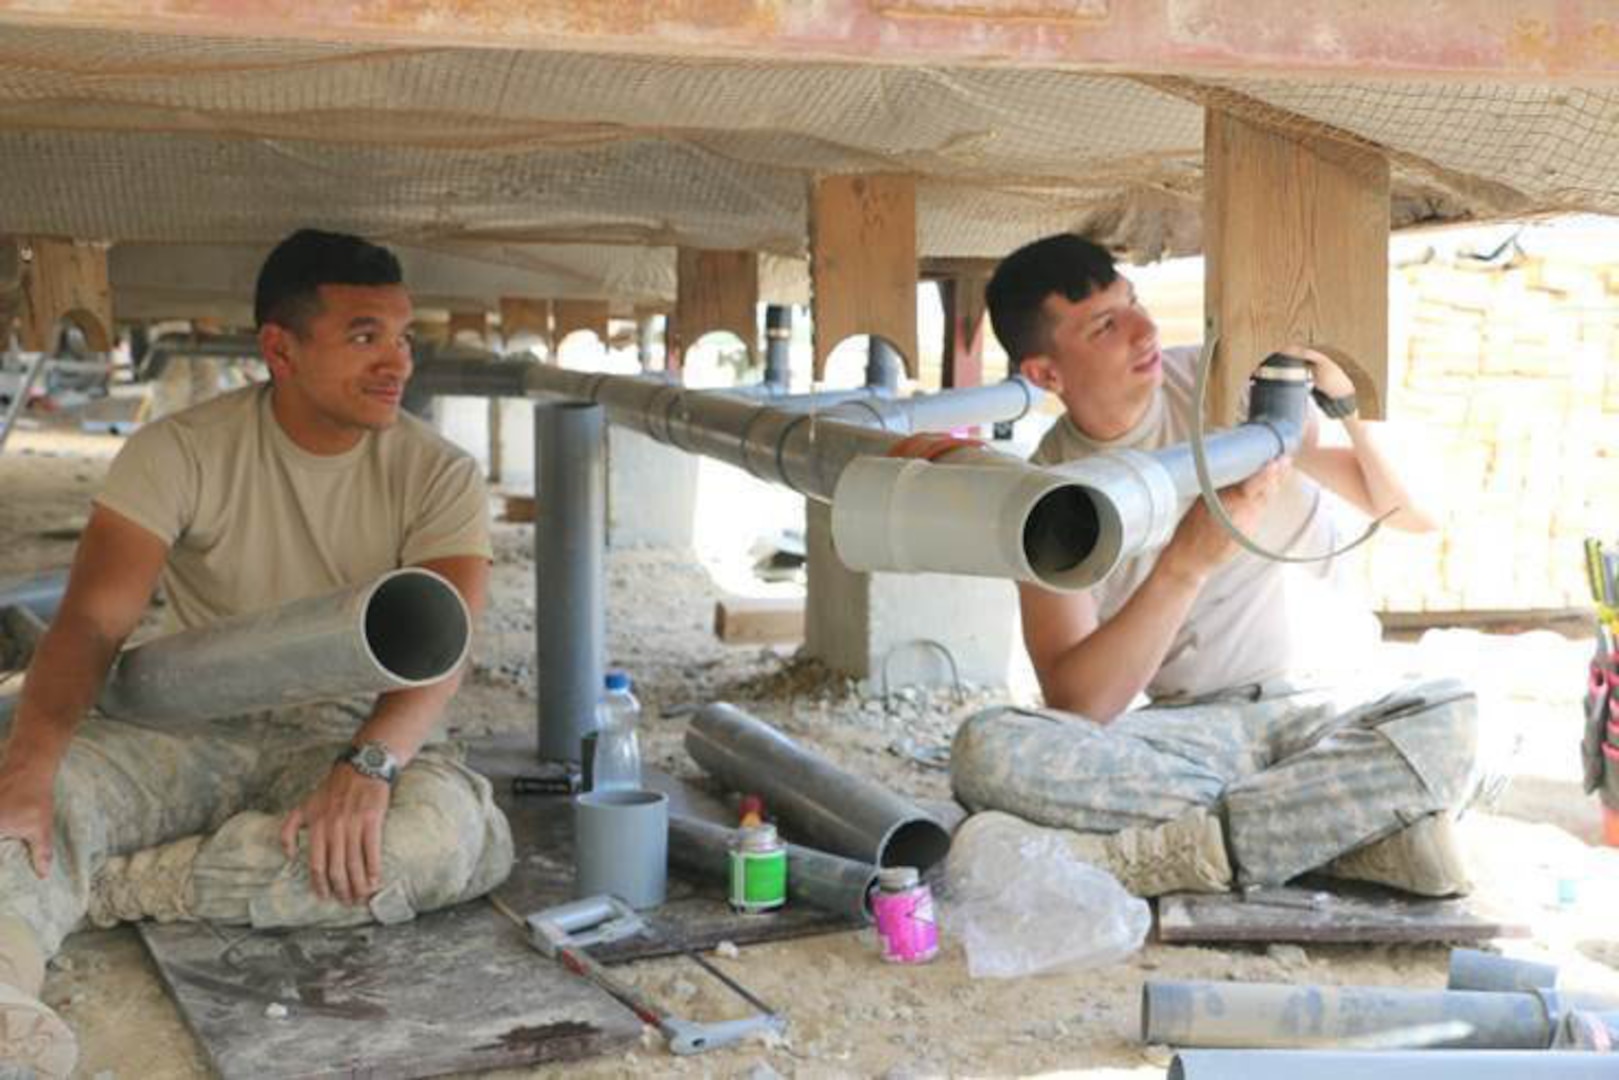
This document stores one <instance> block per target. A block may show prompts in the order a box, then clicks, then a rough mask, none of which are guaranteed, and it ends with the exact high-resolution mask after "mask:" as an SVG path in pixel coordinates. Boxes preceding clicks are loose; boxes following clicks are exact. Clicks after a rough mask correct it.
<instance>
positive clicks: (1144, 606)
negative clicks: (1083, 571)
mask: <svg viewBox="0 0 1619 1080" xmlns="http://www.w3.org/2000/svg"><path fill="white" fill-rule="evenodd" d="M1202 587H1203V578H1202V577H1200V576H1198V575H1195V574H1188V573H1184V572H1181V571H1180V570H1178V569H1177V568H1176V567H1174V566H1173V565H1169V564H1166V563H1165V561H1164V560H1159V562H1158V564H1157V565H1156V566H1154V567H1153V570H1152V572H1151V573H1150V574H1148V575H1147V578H1146V580H1145V581H1143V582H1142V583H1141V587H1140V588H1139V589H1137V590H1136V592H1135V595H1133V596H1131V597H1130V599H1129V600H1128V601H1126V602H1125V605H1124V606H1123V607H1122V608H1120V609H1119V611H1118V614H1116V615H1114V616H1113V618H1111V619H1109V620H1107V621H1106V622H1105V623H1103V624H1102V625H1101V626H1099V627H1097V628H1096V630H1095V631H1093V632H1092V633H1090V634H1088V635H1086V637H1085V638H1084V639H1083V640H1081V641H1079V642H1077V643H1076V644H1074V645H1073V646H1072V647H1070V648H1069V649H1068V651H1067V652H1065V653H1063V654H1062V656H1061V657H1059V658H1058V661H1057V663H1056V665H1054V667H1053V669H1052V670H1051V672H1050V674H1049V675H1048V676H1047V677H1045V678H1043V679H1042V680H1041V688H1042V690H1043V691H1044V692H1045V698H1046V704H1048V705H1050V706H1052V707H1053V708H1058V709H1064V710H1066V711H1069V712H1075V713H1079V714H1080V715H1081V716H1084V717H1085V718H1087V719H1089V720H1094V721H1096V722H1097V723H1101V724H1105V723H1108V722H1109V721H1111V720H1113V719H1114V718H1115V717H1117V716H1118V715H1119V714H1120V713H1122V712H1124V710H1125V709H1127V708H1129V707H1130V702H1132V701H1134V700H1135V697H1136V695H1137V694H1139V693H1141V692H1142V690H1144V689H1146V686H1147V683H1149V682H1151V681H1152V677H1153V675H1154V674H1156V673H1157V671H1158V668H1159V666H1160V665H1161V664H1162V663H1163V661H1164V655H1165V654H1166V653H1167V652H1168V651H1169V646H1170V643H1171V642H1173V641H1174V640H1175V634H1176V633H1177V632H1178V631H1179V630H1180V627H1181V624H1183V623H1184V622H1185V621H1186V615H1187V613H1188V612H1189V611H1191V609H1192V603H1193V601H1195V600H1196V599H1197V594H1198V592H1199V591H1200V590H1201V589H1202Z"/></svg>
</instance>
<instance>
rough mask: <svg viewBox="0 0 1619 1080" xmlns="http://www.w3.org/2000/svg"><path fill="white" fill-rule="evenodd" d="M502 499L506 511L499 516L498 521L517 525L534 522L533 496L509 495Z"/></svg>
mask: <svg viewBox="0 0 1619 1080" xmlns="http://www.w3.org/2000/svg"><path fill="white" fill-rule="evenodd" d="M502 498H503V499H504V500H505V503H506V510H505V512H504V513H502V514H501V515H500V520H502V521H512V522H517V523H519V524H521V523H523V522H531V521H533V520H534V507H535V503H534V496H532V495H515V494H509V495H505V496H502Z"/></svg>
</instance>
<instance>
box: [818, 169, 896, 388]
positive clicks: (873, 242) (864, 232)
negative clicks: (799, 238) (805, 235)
mask: <svg viewBox="0 0 1619 1080" xmlns="http://www.w3.org/2000/svg"><path fill="white" fill-rule="evenodd" d="M916 280H917V273H916V180H915V178H914V177H910V176H898V175H890V174H881V175H871V176H827V177H822V178H821V179H820V180H818V181H816V183H815V186H814V189H813V190H812V192H811V197H810V287H811V310H812V314H811V318H812V319H813V321H814V338H815V380H816V382H819V381H820V380H821V378H822V377H823V376H824V375H825V374H826V359H827V357H828V356H829V355H830V354H831V352H832V350H833V348H834V347H835V346H836V345H837V344H838V342H840V341H842V340H843V339H844V338H847V337H850V336H851V335H854V334H876V335H878V336H880V337H883V338H886V339H887V340H888V342H889V343H890V344H891V345H893V346H894V347H895V348H896V349H898V350H899V351H900V352H901V353H902V354H903V355H904V357H905V370H906V372H907V373H909V375H910V376H911V378H913V379H914V378H916V377H917V376H918V374H919V371H918V366H917V365H918V360H917V352H916Z"/></svg>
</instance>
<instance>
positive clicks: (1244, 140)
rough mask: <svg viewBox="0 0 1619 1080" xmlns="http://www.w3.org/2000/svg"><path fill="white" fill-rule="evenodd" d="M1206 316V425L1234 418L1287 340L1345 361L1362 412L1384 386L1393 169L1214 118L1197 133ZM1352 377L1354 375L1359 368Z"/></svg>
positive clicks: (1321, 142)
mask: <svg viewBox="0 0 1619 1080" xmlns="http://www.w3.org/2000/svg"><path fill="white" fill-rule="evenodd" d="M1203 154H1204V166H1203V172H1204V184H1203V236H1204V251H1205V256H1206V263H1207V267H1208V270H1207V273H1206V275H1205V283H1206V284H1205V292H1204V296H1205V303H1204V310H1205V312H1207V318H1208V319H1209V320H1210V321H1211V324H1212V331H1213V332H1214V333H1215V334H1217V335H1218V337H1219V350H1218V352H1217V353H1216V356H1215V361H1214V363H1215V367H1214V372H1213V375H1212V378H1211V383H1210V386H1209V418H1210V420H1211V421H1212V422H1214V423H1217V424H1230V423H1232V422H1234V421H1236V420H1237V419H1239V417H1238V416H1237V412H1238V409H1239V406H1240V402H1241V400H1242V391H1243V387H1244V386H1245V385H1246V383H1247V380H1248V376H1249V375H1250V374H1251V373H1252V371H1253V369H1254V368H1255V367H1256V366H1258V364H1259V363H1260V362H1261V361H1263V360H1264V358H1265V357H1266V356H1267V355H1268V354H1269V353H1271V352H1274V351H1276V350H1277V349H1280V348H1282V347H1283V346H1285V345H1287V344H1288V343H1290V342H1294V341H1298V342H1304V343H1306V344H1311V345H1314V346H1315V347H1316V348H1319V349H1321V350H1322V351H1323V352H1329V353H1332V354H1334V355H1339V354H1341V355H1345V356H1347V357H1348V358H1350V359H1351V360H1352V361H1353V366H1349V365H1346V369H1347V370H1349V372H1350V376H1351V378H1353V379H1354V380H1355V384H1356V390H1357V393H1358V394H1359V396H1360V398H1361V414H1362V415H1363V416H1365V417H1367V418H1368V419H1374V420H1375V419H1381V417H1382V402H1384V401H1386V400H1387V393H1386V390H1387V387H1388V222H1389V168H1388V162H1387V160H1386V159H1384V158H1383V157H1382V156H1381V155H1379V154H1376V153H1374V152H1371V151H1367V150H1363V149H1360V148H1357V147H1349V146H1345V145H1343V144H1339V143H1334V142H1331V141H1328V140H1325V139H1311V140H1301V139H1295V138H1291V137H1288V136H1284V135H1281V134H1278V133H1276V132H1274V131H1270V130H1267V129H1265V128H1262V127H1259V126H1257V125H1255V124H1252V123H1249V122H1248V121H1245V120H1241V119H1238V118H1236V117H1234V116H1231V115H1228V114H1226V113H1222V112H1219V111H1216V110H1213V109H1210V110H1208V111H1207V113H1206V122H1205V128H1204V143H1203ZM1357 369H1358V370H1357Z"/></svg>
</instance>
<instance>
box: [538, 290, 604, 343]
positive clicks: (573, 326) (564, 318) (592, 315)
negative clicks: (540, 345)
mask: <svg viewBox="0 0 1619 1080" xmlns="http://www.w3.org/2000/svg"><path fill="white" fill-rule="evenodd" d="M607 309H608V305H607V301H606V300H553V301H551V315H552V317H553V319H554V320H555V322H556V347H557V348H559V349H560V348H562V343H563V342H564V341H566V340H567V339H568V335H569V334H571V333H573V332H574V331H575V330H589V331H590V332H591V333H593V334H595V335H596V337H597V338H598V339H599V340H600V341H601V343H602V347H603V348H605V347H606V346H607Z"/></svg>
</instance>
